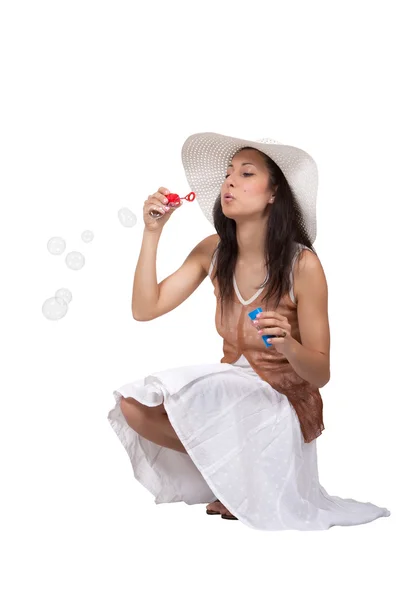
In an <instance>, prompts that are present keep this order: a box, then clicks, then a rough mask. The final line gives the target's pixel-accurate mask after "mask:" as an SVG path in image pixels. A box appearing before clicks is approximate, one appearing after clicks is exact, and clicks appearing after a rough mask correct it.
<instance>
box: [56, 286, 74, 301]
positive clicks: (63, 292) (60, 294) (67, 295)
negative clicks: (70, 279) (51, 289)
mask: <svg viewBox="0 0 400 600" xmlns="http://www.w3.org/2000/svg"><path fill="white" fill-rule="evenodd" d="M55 297H56V298H57V299H58V298H60V299H61V300H63V301H64V302H66V303H67V304H69V303H70V302H71V300H72V294H71V292H70V291H69V290H67V288H60V289H59V290H57V291H56V294H55Z"/></svg>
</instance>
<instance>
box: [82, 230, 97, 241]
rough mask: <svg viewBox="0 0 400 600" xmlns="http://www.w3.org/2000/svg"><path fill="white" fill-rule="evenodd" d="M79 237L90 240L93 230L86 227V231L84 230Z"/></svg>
mask: <svg viewBox="0 0 400 600" xmlns="http://www.w3.org/2000/svg"><path fill="white" fill-rule="evenodd" d="M81 238H82V240H83V241H84V242H86V243H87V242H91V241H92V240H93V238H94V234H93V231H90V230H89V229H86V231H84V232H83V233H82V235H81Z"/></svg>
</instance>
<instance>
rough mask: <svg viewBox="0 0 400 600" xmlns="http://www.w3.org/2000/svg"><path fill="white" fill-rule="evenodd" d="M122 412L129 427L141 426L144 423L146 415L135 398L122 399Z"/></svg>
mask: <svg viewBox="0 0 400 600" xmlns="http://www.w3.org/2000/svg"><path fill="white" fill-rule="evenodd" d="M120 408H121V412H122V414H123V415H124V417H125V420H126V421H127V423H128V425H130V426H132V425H133V424H137V425H140V424H142V423H143V422H144V420H145V418H146V415H145V414H144V411H143V410H142V409H141V407H140V403H139V402H138V401H137V400H135V399H134V398H123V397H122V398H121V400H120Z"/></svg>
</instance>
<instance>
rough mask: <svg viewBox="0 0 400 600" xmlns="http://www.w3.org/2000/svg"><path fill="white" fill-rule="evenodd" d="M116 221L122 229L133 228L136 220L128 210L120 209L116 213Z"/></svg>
mask: <svg viewBox="0 0 400 600" xmlns="http://www.w3.org/2000/svg"><path fill="white" fill-rule="evenodd" d="M118 219H119V221H120V223H121V225H123V226H124V227H133V226H134V225H136V222H137V218H136V215H134V214H133V212H132V211H131V210H129V208H126V207H124V208H120V209H119V211H118Z"/></svg>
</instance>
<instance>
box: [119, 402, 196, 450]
mask: <svg viewBox="0 0 400 600" xmlns="http://www.w3.org/2000/svg"><path fill="white" fill-rule="evenodd" d="M121 411H122V414H123V415H124V417H125V419H126V422H127V423H128V425H129V427H131V428H132V429H134V430H135V431H136V432H137V433H138V434H139V435H141V436H142V437H144V438H145V439H146V440H150V442H154V443H155V444H158V445H159V446H164V447H165V448H170V449H171V450H176V451H177V452H182V453H184V454H187V452H186V450H185V447H184V446H183V444H182V442H181V441H180V439H179V438H178V436H177V435H176V433H175V429H174V428H173V427H172V425H171V423H170V421H169V419H168V415H167V413H166V412H165V410H164V406H163V405H160V406H156V407H154V408H149V407H148V406H143V405H142V404H141V403H140V402H137V400H135V399H134V398H121Z"/></svg>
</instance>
